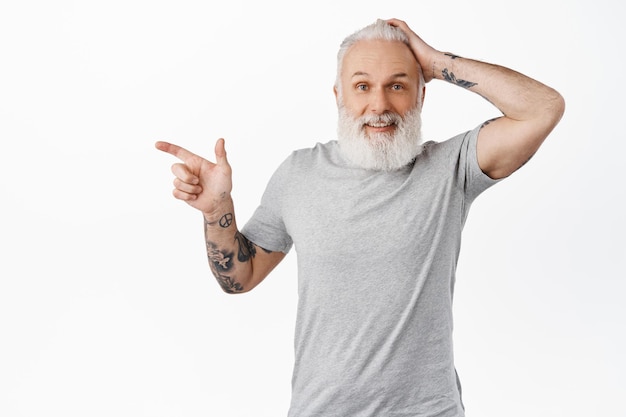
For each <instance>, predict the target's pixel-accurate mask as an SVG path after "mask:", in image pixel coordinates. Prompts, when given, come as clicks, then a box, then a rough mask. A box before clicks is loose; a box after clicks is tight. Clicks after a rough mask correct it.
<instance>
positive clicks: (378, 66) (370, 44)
mask: <svg viewBox="0 0 626 417" xmlns="http://www.w3.org/2000/svg"><path fill="white" fill-rule="evenodd" d="M417 68H418V64H417V60H416V59H415V57H414V56H413V53H412V52H411V50H410V49H409V47H408V46H407V45H406V44H405V43H403V42H400V41H386V40H362V41H359V42H357V43H355V44H354V45H352V46H351V47H350V49H349V50H348V51H347V53H346V55H345V56H344V59H343V66H342V71H341V72H342V77H346V76H347V77H351V76H353V75H354V74H356V73H365V74H368V75H370V76H388V75H391V74H398V73H405V74H407V75H409V76H414V77H416V78H417V77H418V73H417V71H418V70H417Z"/></svg>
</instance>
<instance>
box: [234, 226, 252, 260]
mask: <svg viewBox="0 0 626 417" xmlns="http://www.w3.org/2000/svg"><path fill="white" fill-rule="evenodd" d="M235 241H236V242H237V246H238V247H239V250H238V252H237V260H238V261H239V262H247V261H249V260H250V258H254V257H255V255H256V246H255V245H254V243H252V242H250V240H248V238H247V237H245V236H244V235H242V234H241V233H240V232H239V231H237V232H236V233H235Z"/></svg>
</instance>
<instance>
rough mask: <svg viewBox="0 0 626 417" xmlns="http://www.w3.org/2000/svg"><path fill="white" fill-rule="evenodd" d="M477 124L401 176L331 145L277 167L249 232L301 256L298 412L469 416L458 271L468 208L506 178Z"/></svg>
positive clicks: (436, 146)
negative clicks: (485, 148) (457, 356)
mask: <svg viewBox="0 0 626 417" xmlns="http://www.w3.org/2000/svg"><path fill="white" fill-rule="evenodd" d="M479 129H480V128H479V127H477V128H476V129H474V130H472V131H469V132H466V133H464V134H461V135H458V136H456V137H454V138H452V139H449V140H447V141H444V142H440V143H437V142H428V143H426V144H424V150H423V152H422V153H421V154H420V155H419V156H418V157H417V159H416V161H415V163H414V164H412V165H410V166H408V167H406V168H405V169H401V170H399V171H395V172H381V171H371V170H364V169H361V168H356V167H354V166H351V165H350V164H349V163H348V162H347V161H346V159H344V157H343V156H342V154H341V152H340V149H339V145H338V143H337V142H336V141H331V142H328V143H326V144H317V145H316V146H315V147H314V148H312V149H302V150H298V151H295V152H293V153H292V154H291V155H290V156H289V157H288V158H287V159H286V160H285V162H283V163H282V165H281V166H280V167H279V168H278V170H277V171H276V173H275V174H274V175H273V177H272V179H271V180H270V182H269V184H268V187H267V189H266V191H265V193H264V195H263V198H262V201H261V205H260V206H259V207H258V209H257V210H256V212H255V213H254V215H253V217H252V218H251V219H250V221H249V222H248V223H247V224H246V226H245V227H244V229H243V233H244V234H245V235H246V237H248V238H249V239H250V240H251V241H253V242H254V243H256V244H257V245H259V246H261V247H263V248H265V249H268V250H272V251H282V252H288V251H289V249H290V248H291V246H292V245H295V249H296V252H297V256H298V296H299V300H298V311H297V320H296V330H295V364H294V370H293V379H292V399H291V406H290V410H289V416H290V417H347V416H350V417H379V416H386V417H400V416H402V417H408V416H411V417H413V416H438V417H452V416H454V417H459V416H463V415H464V410H463V405H462V402H461V394H460V385H459V383H458V378H457V375H456V370H455V367H454V359H453V351H452V296H453V291H454V281H455V270H456V265H457V260H458V256H459V250H460V245H461V231H462V229H463V225H464V223H465V219H466V217H467V214H468V210H469V207H470V204H471V202H472V201H473V200H474V198H476V196H478V195H479V194H480V193H481V192H482V191H484V190H485V189H487V188H488V187H489V186H491V185H492V184H494V183H495V182H496V181H494V180H492V179H490V178H489V177H488V176H487V175H485V174H484V173H483V172H482V171H481V170H480V167H479V166H478V162H477V158H476V139H477V136H478V131H479Z"/></svg>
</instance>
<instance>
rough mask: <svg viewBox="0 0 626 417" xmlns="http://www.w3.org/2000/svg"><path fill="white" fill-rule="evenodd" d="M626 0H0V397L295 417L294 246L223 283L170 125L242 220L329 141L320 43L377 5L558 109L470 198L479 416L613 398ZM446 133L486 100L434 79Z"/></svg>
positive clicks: (430, 126)
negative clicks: (216, 173)
mask: <svg viewBox="0 0 626 417" xmlns="http://www.w3.org/2000/svg"><path fill="white" fill-rule="evenodd" d="M618 4H619V3H618V1H609V0H596V1H593V2H592V1H584V2H583V1H566V0H557V1H550V0H543V1H535V0H533V1H525V2H514V3H513V2H511V3H508V2H503V1H501V0H499V1H495V0H478V1H471V2H467V1H462V0H450V1H445V2H436V1H391V0H386V1H364V0H350V1H341V2H339V1H335V2H319V1H312V2H307V3H300V2H294V1H292V2H288V1H286V0H285V1H278V0H268V1H262V2H261V1H241V0H239V1H238V0H229V1H215V2H209V1H187V0H178V1H147V0H145V1H140V0H123V1H122V0H109V1H106V2H104V1H102V2H96V1H77V0H76V1H69V0H62V1H28V0H22V1H3V2H2V3H1V6H0V140H1V145H2V146H1V147H0V193H1V197H0V198H1V199H2V200H1V201H2V204H1V205H0V207H1V208H0V210H1V216H0V245H1V252H0V257H1V258H0V259H1V260H0V279H1V281H0V338H1V339H0V415H2V416H7V417H12V416H28V417H30V416H57V415H58V416H133V417H135V416H224V417H235V416H245V417H264V416H267V417H277V416H285V415H286V411H287V408H288V402H289V389H290V377H291V375H290V374H291V366H292V360H293V353H292V336H293V325H294V318H295V306H296V301H297V300H296V299H297V295H296V270H295V259H296V254H295V252H293V253H291V254H290V255H289V256H288V257H287V259H286V260H285V261H284V262H283V263H282V264H281V265H280V266H279V267H278V269H277V270H276V271H275V272H274V273H273V274H272V275H271V276H270V278H268V279H267V280H266V281H265V282H263V283H262V284H261V285H260V286H259V287H258V288H257V289H255V290H254V291H253V292H251V293H249V294H245V295H241V296H228V295H225V294H223V293H222V292H221V290H220V289H219V287H218V285H217V284H216V282H215V280H214V278H213V277H212V276H211V275H210V272H209V269H208V266H207V264H206V257H205V256H206V255H205V251H204V243H203V236H202V220H201V217H200V215H199V214H198V213H197V212H195V211H194V210H193V209H191V208H189V207H188V206H186V205H185V204H184V203H182V202H180V201H177V200H175V199H174V198H173V197H171V194H170V192H171V188H172V187H171V181H172V175H171V174H170V171H169V167H170V165H171V164H172V163H174V162H175V161H174V158H173V157H170V156H169V155H166V154H162V153H160V152H158V151H156V150H155V149H154V147H153V143H154V142H155V141H156V140H169V141H173V142H176V143H179V144H181V145H183V146H185V147H187V148H188V149H190V150H193V151H195V152H198V153H200V154H202V155H205V156H206V157H209V158H213V151H212V149H213V144H214V142H215V140H216V139H217V138H218V137H225V138H226V141H227V142H226V145H227V150H228V152H229V160H230V162H231V164H232V166H233V169H234V182H235V189H234V198H235V201H236V208H237V215H238V218H239V222H240V225H243V223H244V222H245V221H246V220H247V219H248V217H249V216H250V215H251V213H252V211H253V210H254V209H255V207H256V205H257V203H258V201H259V198H260V196H261V193H262V192H263V189H264V187H265V184H266V182H267V180H268V178H269V176H270V175H271V173H272V172H273V171H274V169H275V168H276V166H277V165H278V163H279V162H280V161H282V160H283V159H284V158H285V157H286V156H287V155H288V154H289V153H290V152H291V150H293V149H295V148H301V147H307V146H311V145H313V144H314V143H315V142H317V141H321V142H325V141H327V140H329V139H333V138H334V132H335V123H336V109H335V103H334V98H333V96H332V84H333V82H334V76H335V54H336V51H337V48H338V45H339V43H340V42H341V40H342V39H343V38H344V36H346V35H348V34H349V33H352V32H353V31H355V30H357V29H359V28H361V27H362V26H365V25H367V24H369V23H371V22H373V21H374V20H375V19H376V18H378V17H381V18H389V17H398V18H401V19H404V20H406V21H407V22H408V23H409V25H410V26H411V27H412V28H413V29H414V30H415V31H416V32H418V33H419V34H420V35H421V36H422V37H423V38H424V39H425V40H426V41H427V42H429V43H430V44H432V45H433V46H435V47H436V48H438V49H441V50H446V51H452V52H454V53H456V54H459V55H461V56H466V57H472V58H476V59H481V60H485V61H489V62H494V63H498V64H501V65H505V66H508V67H511V68H514V69H517V70H519V71H521V72H523V73H525V74H527V75H529V76H532V77H534V78H536V79H539V80H540V81H543V82H545V83H546V84H548V85H551V86H553V87H555V88H556V89H557V90H559V91H560V92H561V93H562V94H563V96H564V97H565V99H566V102H567V110H566V114H565V116H564V118H563V120H562V122H561V124H560V125H559V126H558V127H557V128H556V130H555V131H554V132H553V134H552V135H551V136H550V138H549V139H548V140H547V142H546V143H545V145H544V146H543V147H542V149H541V150H540V152H539V153H538V154H537V155H536V157H535V158H534V159H533V160H532V161H531V162H530V163H529V164H528V165H526V166H525V167H524V168H523V169H522V170H521V171H519V172H517V173H516V174H514V175H513V176H512V177H511V178H509V179H507V180H506V181H504V182H502V183H501V184H498V185H497V186H495V187H494V188H492V189H490V190H488V191H487V192H486V193H485V194H484V195H483V196H481V198H479V200H478V201H477V202H476V203H475V205H474V207H473V210H472V213H471V214H470V217H469V219H468V223H467V226H466V229H465V234H464V247H463V252H462V255H461V260H460V263H459V269H458V280H457V288H456V294H455V318H456V321H455V326H456V327H455V345H456V346H455V348H456V355H457V367H458V370H459V373H460V376H461V379H462V381H463V385H464V398H465V403H466V407H467V410H468V416H482V417H491V416H493V417H500V416H520V417H521V416H523V417H527V416H568V417H571V416H609V415H610V416H618V415H626V414H624V409H623V395H624V393H625V392H626V383H625V382H624V381H625V379H624V373H625V372H626V361H625V359H624V352H626V339H625V334H624V333H625V328H626V326H625V318H626V307H625V306H624V303H623V301H622V299H623V297H624V293H625V292H626V283H625V280H624V278H626V274H625V273H624V268H623V263H624V259H625V258H626V243H625V241H624V239H625V238H624V236H625V233H626V230H625V229H626V222H625V221H624V213H626V207H625V203H624V201H625V197H626V196H625V187H624V184H623V178H624V174H623V172H624V171H623V166H624V163H623V158H624V154H625V151H626V146H625V145H624V140H625V134H624V126H623V122H624V106H623V104H622V103H623V97H624V93H626V89H625V87H624V84H625V83H624V74H625V69H624V57H623V55H624V48H623V42H624V40H625V38H626V31H625V30H624V29H623V20H624V16H625V13H624V6H622V5H618ZM425 106H426V107H425V110H424V115H423V117H424V124H425V128H424V133H425V136H426V138H427V139H435V140H442V139H446V138H448V137H450V136H452V135H454V134H456V133H460V132H462V131H464V130H467V129H471V128H473V127H475V126H476V125H478V124H480V123H481V122H482V121H484V120H486V119H489V118H491V117H493V116H495V115H497V114H498V113H497V111H495V110H494V109H493V108H491V107H490V105H489V104H488V103H487V102H486V101H484V100H483V99H481V98H480V97H477V96H475V95H473V94H471V93H469V92H467V91H465V90H463V89H460V88H456V87H454V86H451V85H448V84H445V83H441V82H436V81H435V82H433V83H431V84H429V85H428V87H427V95H426V104H425Z"/></svg>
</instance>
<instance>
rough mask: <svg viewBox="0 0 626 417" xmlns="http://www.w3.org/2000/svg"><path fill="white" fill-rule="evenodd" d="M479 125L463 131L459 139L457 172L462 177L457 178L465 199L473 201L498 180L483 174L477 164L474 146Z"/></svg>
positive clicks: (476, 141)
mask: <svg viewBox="0 0 626 417" xmlns="http://www.w3.org/2000/svg"><path fill="white" fill-rule="evenodd" d="M481 127H482V125H481V126H477V127H476V128H474V129H473V130H470V131H468V132H466V133H464V134H463V135H462V136H463V138H462V141H461V149H460V154H459V168H460V170H459V174H460V175H461V176H462V178H459V180H460V181H461V182H462V184H463V191H464V193H465V198H466V200H467V201H469V202H471V201H473V200H474V199H475V198H476V197H478V195H479V194H480V193H482V192H483V191H485V190H486V189H487V188H489V187H491V186H492V185H494V184H497V183H498V182H499V181H500V180H495V179H493V178H491V177H489V176H488V175H487V174H485V173H484V172H483V171H482V169H480V166H479V165H478V153H477V151H476V146H477V143H478V132H480V129H481Z"/></svg>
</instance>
